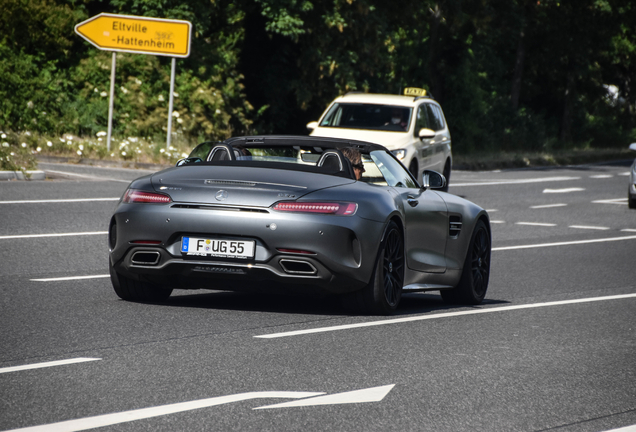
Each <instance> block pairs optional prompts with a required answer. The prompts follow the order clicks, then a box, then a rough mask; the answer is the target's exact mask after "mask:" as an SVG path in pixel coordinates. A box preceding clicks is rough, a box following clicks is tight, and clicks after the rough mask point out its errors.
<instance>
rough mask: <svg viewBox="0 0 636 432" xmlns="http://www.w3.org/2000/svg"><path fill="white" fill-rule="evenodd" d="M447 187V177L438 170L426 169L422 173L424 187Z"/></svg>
mask: <svg viewBox="0 0 636 432" xmlns="http://www.w3.org/2000/svg"><path fill="white" fill-rule="evenodd" d="M444 187H446V177H444V176H443V175H441V174H440V173H438V172H437V171H430V170H424V172H423V173H422V189H429V188H430V189H443V188H444Z"/></svg>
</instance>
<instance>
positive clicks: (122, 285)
mask: <svg viewBox="0 0 636 432" xmlns="http://www.w3.org/2000/svg"><path fill="white" fill-rule="evenodd" d="M109 268H110V281H111V283H112V284H113V289H114V290H115V293H116V294H117V295H118V296H119V298H121V299H122V300H128V301H137V302H148V303H153V302H162V301H165V300H167V299H168V297H170V294H172V288H163V287H157V286H153V285H151V284H149V283H147V282H142V281H137V280H134V279H130V278H127V277H126V276H123V275H121V274H119V273H117V272H116V271H115V269H114V268H113V266H112V264H110V265H109Z"/></svg>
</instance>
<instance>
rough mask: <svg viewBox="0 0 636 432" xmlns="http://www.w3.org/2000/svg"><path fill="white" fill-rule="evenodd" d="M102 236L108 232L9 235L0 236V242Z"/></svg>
mask: <svg viewBox="0 0 636 432" xmlns="http://www.w3.org/2000/svg"><path fill="white" fill-rule="evenodd" d="M104 234H108V231H92V232H75V233H53V234H25V235H9V236H0V240H8V239H26V238H40V237H71V236H83V235H104Z"/></svg>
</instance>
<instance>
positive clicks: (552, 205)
mask: <svg viewBox="0 0 636 432" xmlns="http://www.w3.org/2000/svg"><path fill="white" fill-rule="evenodd" d="M554 207H567V204H543V205H535V206H530V208H531V209H545V208H554Z"/></svg>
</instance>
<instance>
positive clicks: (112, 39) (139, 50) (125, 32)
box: [75, 13, 192, 151]
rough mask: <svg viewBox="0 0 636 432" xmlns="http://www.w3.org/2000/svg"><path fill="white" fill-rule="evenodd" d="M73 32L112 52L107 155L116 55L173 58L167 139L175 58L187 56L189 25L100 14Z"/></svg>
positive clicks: (169, 115)
mask: <svg viewBox="0 0 636 432" xmlns="http://www.w3.org/2000/svg"><path fill="white" fill-rule="evenodd" d="M75 32H76V33H77V34H78V35H80V36H81V37H83V38H84V39H86V40H87V41H88V42H90V43H91V44H93V45H94V46H96V47H97V48H99V49H101V50H104V51H113V64H112V70H111V79H110V101H109V108H108V151H110V140H111V129H112V118H113V101H114V97H115V95H114V90H115V62H116V60H115V59H116V52H128V53H134V54H150V55H161V56H167V57H172V68H171V77H170V104H169V109H168V139H167V147H168V148H170V134H171V132H172V109H173V95H174V76H175V68H176V66H175V65H176V59H175V58H176V57H182V58H185V57H188V56H189V55H190V34H191V32H192V24H191V23H190V22H189V21H182V20H171V19H162V18H151V17H140V16H130V15H116V14H108V13H101V14H99V15H95V16H94V17H92V18H89V19H87V20H86V21H83V22H81V23H79V24H77V25H76V26H75Z"/></svg>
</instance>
